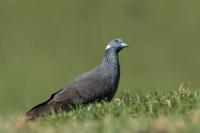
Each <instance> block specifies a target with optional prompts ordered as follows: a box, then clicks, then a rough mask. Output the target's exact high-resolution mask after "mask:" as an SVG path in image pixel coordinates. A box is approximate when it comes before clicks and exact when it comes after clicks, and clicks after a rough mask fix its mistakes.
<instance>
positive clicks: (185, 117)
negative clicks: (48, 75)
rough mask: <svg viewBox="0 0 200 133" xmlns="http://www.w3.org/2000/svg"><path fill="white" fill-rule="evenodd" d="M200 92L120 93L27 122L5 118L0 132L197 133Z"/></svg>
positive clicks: (20, 116)
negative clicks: (108, 101) (107, 98)
mask: <svg viewBox="0 0 200 133" xmlns="http://www.w3.org/2000/svg"><path fill="white" fill-rule="evenodd" d="M199 125H200V91H199V90H198V89H192V88H184V87H183V86H180V88H178V89H177V90H171V91H165V92H164V91H154V92H150V93H147V94H135V95H130V93H129V92H124V93H121V94H120V96H118V97H115V98H114V99H113V101H112V102H110V103H107V102H104V101H102V102H101V103H93V104H90V105H88V106H85V107H83V106H79V107H77V108H76V109H75V110H74V111H71V112H68V113H57V114H53V115H51V116H48V117H45V118H41V119H38V120H35V121H31V122H26V121H25V120H24V114H15V115H9V116H3V117H1V119H0V132H5V133H6V132H9V133H11V132H20V133H21V132H28V133H37V132H38V133H41V132H42V133H47V132H48V133H57V132H59V133H62V132H65V133H68V132H69V133H89V132H91V133H102V132H105V133H129V132H130V133H134V132H136V133H180V132H181V133H189V132H192V133H195V132H196V133H198V132H200V126H199Z"/></svg>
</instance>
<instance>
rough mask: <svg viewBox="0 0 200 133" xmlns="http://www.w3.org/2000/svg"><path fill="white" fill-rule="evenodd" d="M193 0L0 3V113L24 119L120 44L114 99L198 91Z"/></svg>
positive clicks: (199, 38)
mask: <svg viewBox="0 0 200 133" xmlns="http://www.w3.org/2000/svg"><path fill="white" fill-rule="evenodd" d="M199 5H200V1H198V0H181V1H180V0H151V1H150V0H101V1H97V0H96V1H95V0H84V1H83V0H75V1H70V0H57V1H55V0H1V1H0V106H1V107H0V113H11V112H17V111H23V112H25V111H26V110H27V109H29V108H30V107H32V106H33V105H35V104H37V103H39V102H41V101H43V100H45V99H46V98H48V96H49V95H50V94H51V93H52V92H54V91H55V90H57V89H59V88H60V87H61V86H63V85H65V84H67V83H68V82H69V81H70V80H72V79H73V78H74V77H76V76H77V75H78V74H80V73H82V72H85V71H88V70H90V69H91V68H93V67H94V66H95V65H97V64H99V63H100V62H101V60H102V56H103V52H104V49H105V46H106V45H107V43H108V42H109V41H110V40H112V39H114V38H118V37H120V38H122V39H124V40H125V41H126V42H127V43H128V44H129V45H130V47H129V48H127V49H125V50H123V51H122V52H121V53H120V63H121V81H120V86H119V91H118V94H119V93H120V91H125V90H129V91H131V92H132V93H133V95H134V94H135V93H138V92H141V93H142V92H147V91H152V90H155V89H162V90H168V89H176V88H178V87H179V85H180V84H181V83H186V84H190V86H192V87H196V88H198V87H199V86H200V71H199V68H200V60H199V57H200V8H199Z"/></svg>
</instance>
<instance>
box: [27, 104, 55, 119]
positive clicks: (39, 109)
mask: <svg viewBox="0 0 200 133" xmlns="http://www.w3.org/2000/svg"><path fill="white" fill-rule="evenodd" d="M51 112H52V104H51V103H48V101H45V102H43V103H41V104H39V105H37V106H35V107H33V108H32V109H31V110H29V111H28V112H27V113H26V120H34V119H36V118H38V117H41V116H45V115H48V114H50V113H51Z"/></svg>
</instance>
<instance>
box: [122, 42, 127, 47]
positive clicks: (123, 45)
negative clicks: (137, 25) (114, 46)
mask: <svg viewBox="0 0 200 133" xmlns="http://www.w3.org/2000/svg"><path fill="white" fill-rule="evenodd" d="M120 45H121V46H122V47H127V46H128V45H127V44H126V43H121V44H120Z"/></svg>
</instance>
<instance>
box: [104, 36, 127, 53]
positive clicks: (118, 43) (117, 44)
mask: <svg viewBox="0 0 200 133" xmlns="http://www.w3.org/2000/svg"><path fill="white" fill-rule="evenodd" d="M125 47H128V45H127V44H126V43H125V42H124V41H123V40H122V39H120V38H118V39H114V40H112V41H110V42H109V43H108V45H107V46H106V50H110V49H113V50H115V51H117V52H119V51H120V50H122V49H123V48H125Z"/></svg>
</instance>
